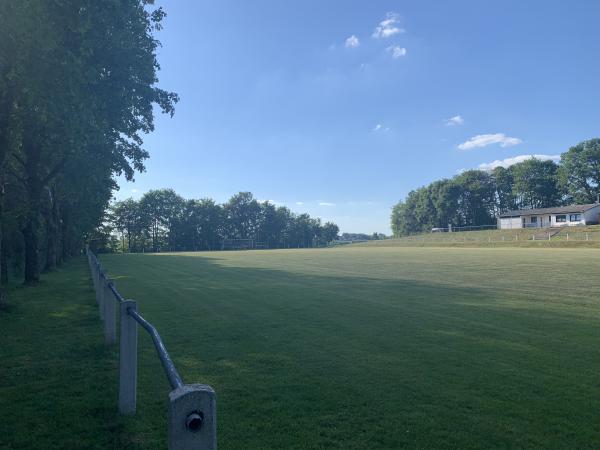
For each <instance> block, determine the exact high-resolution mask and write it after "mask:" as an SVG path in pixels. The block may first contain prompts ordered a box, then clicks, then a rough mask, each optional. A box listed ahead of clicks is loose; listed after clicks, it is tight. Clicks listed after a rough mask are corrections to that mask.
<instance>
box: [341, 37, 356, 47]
mask: <svg viewBox="0 0 600 450" xmlns="http://www.w3.org/2000/svg"><path fill="white" fill-rule="evenodd" d="M344 45H345V46H346V48H356V47H358V46H359V45H360V41H359V40H358V38H357V37H356V36H355V35H352V36H350V37H349V38H348V39H346V43H345V44H344Z"/></svg>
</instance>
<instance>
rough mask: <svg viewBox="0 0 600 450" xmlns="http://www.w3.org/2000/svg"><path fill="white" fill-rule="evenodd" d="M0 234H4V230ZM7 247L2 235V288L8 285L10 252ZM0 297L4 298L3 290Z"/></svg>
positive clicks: (0, 260)
mask: <svg viewBox="0 0 600 450" xmlns="http://www.w3.org/2000/svg"><path fill="white" fill-rule="evenodd" d="M0 233H2V230H0ZM6 245H7V242H6V239H5V238H4V234H2V239H0V286H6V285H7V284H8V251H7V247H6ZM0 296H2V291H1V288H0Z"/></svg>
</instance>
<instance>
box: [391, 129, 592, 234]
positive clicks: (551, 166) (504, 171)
mask: <svg viewBox="0 0 600 450" xmlns="http://www.w3.org/2000/svg"><path fill="white" fill-rule="evenodd" d="M599 186H600V139H591V140H588V141H584V142H581V143H579V144H577V145H575V146H573V147H571V148H570V149H569V150H568V151H566V152H565V153H563V154H561V156H560V162H559V163H555V162H554V161H550V160H540V159H536V158H532V159H527V160H525V161H523V162H520V163H517V164H514V165H511V166H509V167H507V168H505V167H501V166H498V167H495V168H494V169H492V170H490V171H486V170H467V171H465V172H463V173H461V174H459V175H456V176H455V177H453V178H450V179H442V180H438V181H434V182H433V183H431V184H429V185H427V186H423V187H421V188H419V189H415V190H413V191H411V192H409V194H408V196H407V197H406V199H405V200H404V201H401V202H399V203H398V204H396V205H395V206H394V208H393V209H392V216H391V225H392V231H393V232H394V235H395V236H404V235H409V234H413V233H421V232H426V231H430V230H431V229H432V228H437V227H439V228H445V227H448V226H449V225H451V226H452V227H464V226H481V225H491V224H495V222H496V217H497V216H498V214H500V213H503V212H506V211H509V210H514V209H528V208H546V207H553V206H560V205H568V204H573V203H577V204H584V203H593V202H595V201H596V200H597V196H598V194H599V193H600V190H599V189H600V188H599Z"/></svg>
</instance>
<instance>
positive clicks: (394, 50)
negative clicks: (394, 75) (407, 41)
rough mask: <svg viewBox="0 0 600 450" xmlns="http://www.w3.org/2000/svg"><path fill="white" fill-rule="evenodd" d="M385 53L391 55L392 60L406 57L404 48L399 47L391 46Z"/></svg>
mask: <svg viewBox="0 0 600 450" xmlns="http://www.w3.org/2000/svg"><path fill="white" fill-rule="evenodd" d="M387 51H388V52H390V53H391V54H392V58H394V59H397V58H400V57H402V56H406V49H405V48H404V47H400V46H399V45H392V46H390V47H388V48H387Z"/></svg>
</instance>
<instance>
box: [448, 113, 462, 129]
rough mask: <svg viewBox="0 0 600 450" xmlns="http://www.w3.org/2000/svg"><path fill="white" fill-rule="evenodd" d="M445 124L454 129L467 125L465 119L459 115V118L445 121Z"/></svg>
mask: <svg viewBox="0 0 600 450" xmlns="http://www.w3.org/2000/svg"><path fill="white" fill-rule="evenodd" d="M444 122H445V123H446V125H448V126H449V127H452V126H454V125H462V124H463V123H465V119H463V118H462V116H461V115H460V114H459V115H458V116H454V117H450V118H449V119H446V120H444Z"/></svg>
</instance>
